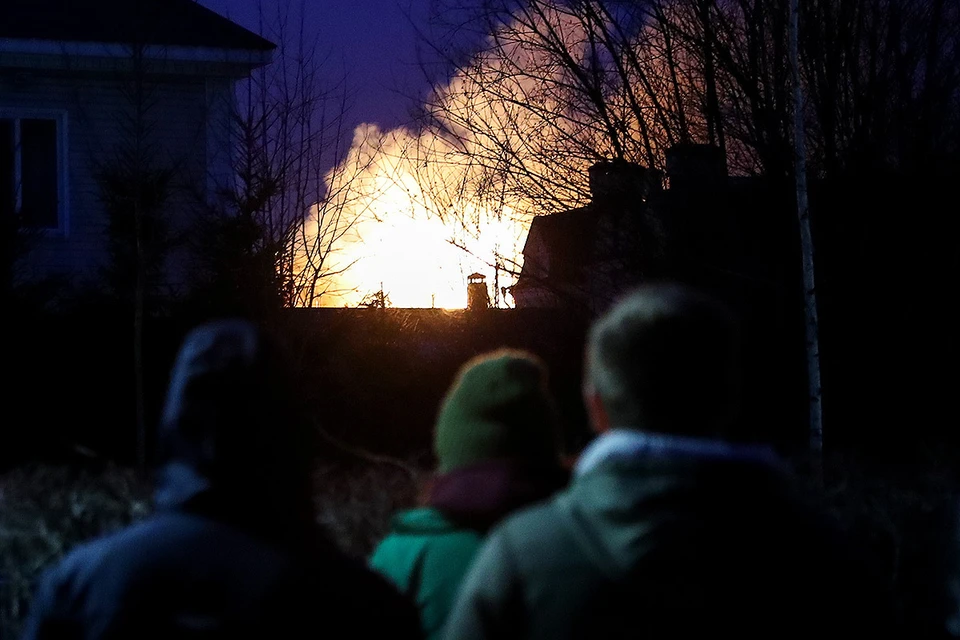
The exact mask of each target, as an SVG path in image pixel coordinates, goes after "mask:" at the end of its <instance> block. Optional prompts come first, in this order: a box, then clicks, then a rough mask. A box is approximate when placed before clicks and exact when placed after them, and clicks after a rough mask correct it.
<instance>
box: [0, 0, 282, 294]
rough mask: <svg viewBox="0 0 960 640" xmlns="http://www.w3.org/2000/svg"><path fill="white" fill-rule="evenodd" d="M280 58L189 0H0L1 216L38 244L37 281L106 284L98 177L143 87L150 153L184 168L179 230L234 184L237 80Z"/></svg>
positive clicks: (31, 263) (179, 172)
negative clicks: (134, 94) (193, 210)
mask: <svg viewBox="0 0 960 640" xmlns="http://www.w3.org/2000/svg"><path fill="white" fill-rule="evenodd" d="M274 48H275V46H274V45H273V44H272V43H270V42H268V41H267V40H264V39H263V38H261V37H260V36H258V35H256V34H254V33H252V32H250V31H247V30H246V29H244V28H242V27H240V26H239V25H237V24H235V23H233V22H231V21H230V20H227V19H226V18H223V17H221V16H219V15H217V14H216V13H214V12H212V11H210V10H208V9H206V8H204V7H203V6H201V5H200V4H197V3H196V2H193V1H192V0H2V1H0V215H2V216H8V217H9V216H15V215H19V216H20V219H21V220H22V223H23V225H25V226H27V227H30V228H32V229H35V230H38V231H40V232H41V233H39V234H34V242H33V246H32V250H31V252H30V254H29V260H28V263H27V265H26V266H27V269H28V271H29V272H30V273H31V274H34V275H50V274H56V273H60V274H69V275H70V276H71V278H74V280H75V281H77V280H79V281H89V280H91V279H94V278H96V277H97V272H98V269H99V268H100V267H102V266H103V263H104V261H105V260H106V247H105V244H106V241H105V228H106V224H107V222H106V217H105V216H106V214H105V213H104V206H103V204H102V202H100V197H99V194H98V185H97V181H96V168H97V167H98V166H101V165H102V164H103V163H105V162H109V161H110V159H111V158H112V157H114V156H115V154H116V152H117V148H118V144H119V143H120V142H121V141H122V140H123V139H124V137H125V136H127V137H129V136H130V135H132V134H131V128H132V122H133V121H132V119H131V111H132V106H131V105H132V104H133V99H132V98H131V95H130V88H131V87H132V86H135V84H134V82H133V80H134V79H135V78H139V79H141V80H142V81H143V87H144V99H143V100H142V101H140V103H141V104H144V105H148V107H147V109H148V111H147V114H146V116H145V117H144V118H143V121H144V122H145V123H146V124H147V125H148V127H147V128H148V131H149V134H150V135H151V138H150V144H151V153H152V154H154V156H155V157H156V158H157V161H158V162H159V163H162V164H163V165H165V166H168V167H173V168H174V170H175V176H174V183H175V185H176V190H177V193H176V194H175V195H176V198H177V200H176V202H174V203H172V204H171V206H170V207H169V209H170V211H171V212H173V211H176V212H179V213H177V214H176V215H174V214H171V216H172V217H176V216H180V217H181V218H183V217H186V214H185V213H184V212H185V211H187V210H188V209H189V207H188V206H186V205H187V204H188V203H189V202H191V201H192V202H197V200H198V199H199V201H201V202H202V200H203V197H204V196H207V197H211V196H212V195H213V194H214V192H215V191H217V190H218V188H219V187H220V186H224V185H226V184H227V183H228V181H229V180H231V179H232V170H231V167H232V161H231V153H230V149H231V146H232V141H231V129H230V128H231V124H230V121H231V117H232V115H233V108H234V103H235V93H234V87H235V82H236V81H237V80H238V79H241V78H245V77H248V76H249V74H250V72H251V71H252V70H253V69H255V68H257V67H259V66H262V65H264V64H267V63H269V62H270V60H271V58H272V51H273V49H274ZM135 52H138V53H139V54H140V56H141V57H140V61H139V62H135V60H136V56H135V55H134V53H135ZM198 195H199V198H198ZM180 205H184V206H180ZM170 223H171V226H172V227H173V228H174V229H179V230H183V229H184V225H186V224H188V220H184V219H179V220H171V221H170ZM174 277H175V276H174Z"/></svg>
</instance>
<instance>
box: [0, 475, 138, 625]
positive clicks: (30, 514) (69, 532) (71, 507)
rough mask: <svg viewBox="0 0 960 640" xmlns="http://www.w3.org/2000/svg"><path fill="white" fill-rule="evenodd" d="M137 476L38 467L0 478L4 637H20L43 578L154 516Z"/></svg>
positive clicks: (0, 602) (0, 607)
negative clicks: (86, 544)
mask: <svg viewBox="0 0 960 640" xmlns="http://www.w3.org/2000/svg"><path fill="white" fill-rule="evenodd" d="M149 496H150V488H149V485H148V483H147V482H145V481H143V480H142V479H141V478H139V477H138V476H137V475H136V474H135V473H134V472H132V471H129V470H126V469H119V468H116V467H108V468H107V469H105V470H104V471H102V472H99V473H94V472H90V471H86V470H75V469H70V468H66V467H49V466H37V467H30V468H22V469H17V470H14V471H11V472H9V473H7V474H5V475H3V476H2V477H0V598H2V599H0V637H4V638H8V637H9V638H12V637H16V634H17V632H18V630H19V626H20V623H21V619H22V617H23V615H24V613H25V611H26V606H27V604H28V603H29V600H30V595H31V593H32V591H33V587H34V584H35V582H36V580H37V578H38V577H39V575H40V573H41V572H42V571H43V569H44V568H45V567H47V566H48V565H49V564H51V563H52V562H54V561H56V560H58V559H59V558H61V557H62V556H63V555H64V554H65V553H66V552H67V551H69V550H70V549H71V548H72V547H73V546H75V545H76V544H78V543H80V542H83V541H85V540H88V539H90V538H93V537H96V536H98V535H102V534H105V533H109V532H111V531H115V530H117V529H119V528H121V527H123V526H126V525H127V524H129V523H130V522H133V521H135V520H139V519H141V518H143V517H145V516H146V515H147V514H149V513H150V511H151V503H150V498H149Z"/></svg>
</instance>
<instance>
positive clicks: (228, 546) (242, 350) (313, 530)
mask: <svg viewBox="0 0 960 640" xmlns="http://www.w3.org/2000/svg"><path fill="white" fill-rule="evenodd" d="M282 374H283V371H282V369H281V368H280V367H279V366H278V363H277V360H276V357H275V353H274V352H273V351H272V350H271V348H270V346H269V344H267V343H266V342H265V341H264V339H263V337H262V336H261V334H260V333H259V332H258V331H257V330H256V328H255V327H253V326H252V325H251V324H249V323H247V322H243V321H223V322H217V323H212V324H209V325H205V326H202V327H200V328H198V329H196V330H194V331H193V332H192V333H191V334H190V335H189V336H188V337H187V339H186V341H185V342H184V345H183V347H182V348H181V350H180V353H179V355H178V358H177V361H176V364H175V365H174V370H173V374H172V377H171V383H170V387H169V393H168V396H167V401H166V405H165V408H164V412H163V419H162V423H161V426H160V438H159V440H160V447H161V452H162V455H163V457H164V464H163V465H162V467H161V469H160V471H159V474H158V484H157V490H156V496H155V501H156V506H157V512H156V514H155V515H154V516H153V517H151V518H150V519H148V520H146V521H144V522H142V523H139V524H136V525H133V526H131V527H128V528H126V529H124V530H121V531H119V532H117V533H115V534H113V535H109V536H107V537H105V538H101V539H99V540H96V541H94V542H92V543H89V544H87V545H84V546H82V547H80V548H78V549H76V550H74V551H72V552H71V553H70V554H69V555H68V556H67V558H66V559H65V560H64V561H63V562H62V563H60V564H59V565H58V566H56V567H54V568H53V569H51V570H49V571H48V572H47V573H46V575H45V576H44V578H43V580H42V581H41V584H40V587H39V590H38V592H37V594H36V596H35V599H34V603H33V605H32V606H31V610H30V616H29V619H28V622H27V625H26V630H25V633H24V638H25V639H27V640H33V639H46V638H58V639H70V638H84V639H88V640H93V639H108V638H110V639H112V638H138V639H140V638H146V639H151V638H269V637H304V638H306V637H311V638H312V637H355V635H356V634H357V633H364V634H367V633H369V634H372V635H381V636H383V635H386V634H388V635H389V636H390V637H396V636H397V635H398V634H399V636H400V637H404V638H414V637H419V621H418V618H417V615H416V612H415V610H414V609H413V607H412V605H411V604H409V603H408V602H406V601H405V600H404V599H403V598H402V596H400V594H398V593H397V592H396V590H395V589H393V588H392V587H391V586H389V585H388V584H387V583H386V581H384V580H382V579H381V578H379V577H378V576H376V575H374V574H373V573H372V572H370V571H369V570H367V569H366V568H365V567H364V566H363V565H362V564H361V563H359V562H355V561H352V560H350V559H348V558H346V557H345V556H343V555H342V554H341V553H340V552H338V551H337V550H336V549H334V547H333V546H332V545H331V544H330V543H328V542H327V541H326V538H325V537H324V536H323V535H322V533H321V532H320V531H319V530H318V529H317V527H316V526H315V523H314V517H313V508H312V502H311V496H310V475H309V470H310V458H309V455H310V449H309V447H308V446H306V445H307V442H308V441H307V440H306V438H305V436H306V432H305V431H302V430H300V429H299V428H298V424H297V422H296V420H295V419H294V412H293V411H292V410H291V407H292V406H293V405H292V400H291V399H290V398H288V397H286V395H285V394H286V393H287V392H288V389H289V387H288V385H287V384H286V383H285V381H284V377H283V375H282ZM371 610H374V611H376V612H377V615H375V616H372V615H370V611H371Z"/></svg>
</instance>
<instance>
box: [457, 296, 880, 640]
mask: <svg viewBox="0 0 960 640" xmlns="http://www.w3.org/2000/svg"><path fill="white" fill-rule="evenodd" d="M738 350H739V348H738V340H737V328H736V325H735V322H734V320H733V319H732V317H731V315H730V314H729V313H728V311H727V310H725V309H724V308H723V307H722V306H720V305H719V304H718V303H716V302H714V301H713V300H711V299H709V298H707V297H705V296H702V295H699V294H697V293H694V292H692V291H689V290H687V289H685V288H683V287H680V286H674V285H659V286H648V287H645V288H642V289H640V290H639V291H638V292H636V293H634V294H633V295H631V296H629V297H627V298H626V299H624V300H623V301H622V302H621V303H620V304H618V305H617V306H615V307H614V308H613V310H612V311H610V312H609V313H608V314H607V315H606V316H605V317H603V318H602V319H601V320H600V321H599V322H597V323H596V325H595V326H594V327H593V329H592V331H591V335H590V338H589V345H588V350H587V366H586V376H585V378H586V382H585V388H584V396H585V400H586V403H587V405H588V413H589V415H590V420H591V423H592V426H593V427H594V429H595V430H596V432H597V433H598V434H600V435H599V437H598V438H597V439H596V440H595V442H594V443H593V444H591V445H590V446H589V447H588V448H587V450H586V451H585V452H584V453H583V454H582V456H581V457H580V459H579V460H578V463H577V466H576V468H575V470H574V477H573V479H572V481H571V484H570V487H569V488H568V489H567V490H566V491H563V492H561V493H559V494H558V495H557V496H556V497H555V498H554V499H552V500H550V501H549V502H546V503H544V504H542V505H539V506H535V507H532V508H530V509H529V510H526V511H522V512H520V513H518V514H516V515H514V516H512V517H510V518H508V519H507V520H506V521H505V522H504V523H503V524H501V525H500V526H498V527H497V528H496V529H494V530H493V532H492V533H491V534H490V536H489V538H488V539H487V542H486V543H485V545H484V547H483V549H482V550H481V552H480V554H479V556H478V558H477V560H476V562H475V564H474V566H473V569H472V570H471V571H470V573H469V574H468V576H467V578H466V579H465V581H464V586H463V590H462V592H461V596H460V598H459V599H458V601H457V603H456V604H455V606H454V610H453V612H452V614H451V616H450V619H449V621H448V626H447V630H446V631H447V634H446V637H449V638H451V639H452V638H458V639H460V638H466V639H470V638H498V639H499V638H550V639H563V638H627V637H630V638H633V637H635V638H667V637H669V638H696V637H736V638H744V637H751V638H759V637H763V638H773V637H804V638H814V637H869V634H870V633H881V632H882V634H883V635H884V636H887V635H888V634H890V633H892V631H893V628H892V627H891V626H890V625H889V624H887V621H888V620H889V617H888V616H889V614H890V607H889V606H887V602H886V600H885V599H884V598H882V597H881V596H880V595H879V586H878V585H877V584H876V583H875V582H874V581H872V580H871V579H870V578H869V577H868V575H867V571H866V570H865V568H864V567H861V566H860V565H859V563H857V562H856V561H854V560H853V557H854V554H853V551H852V550H851V549H850V548H849V547H848V546H847V544H846V543H845V542H844V541H843V539H842V538H841V537H840V536H838V535H837V533H836V532H835V530H834V529H833V528H832V527H831V525H830V524H829V523H828V521H827V520H825V519H823V518H821V517H820V516H819V514H818V513H817V512H816V510H815V509H813V508H812V507H811V506H809V505H807V504H806V503H805V502H804V500H802V499H801V497H800V496H799V494H798V493H797V491H796V489H795V485H794V482H793V480H792V479H791V478H790V476H789V475H788V474H787V473H786V472H785V471H784V470H783V469H782V468H781V465H780V463H779V462H778V460H777V458H776V456H775V455H774V453H773V451H772V450H771V449H769V448H767V447H765V446H760V445H748V444H737V443H734V442H730V441H725V440H723V439H722V438H723V436H724V434H725V433H727V432H728V429H729V428H730V427H731V426H732V425H733V423H734V419H735V418H734V416H735V413H736V411H735V409H736V405H737V401H738V399H739V392H738V389H739V377H740V374H739V370H738V369H739V367H738V363H737V360H738V357H737V354H738Z"/></svg>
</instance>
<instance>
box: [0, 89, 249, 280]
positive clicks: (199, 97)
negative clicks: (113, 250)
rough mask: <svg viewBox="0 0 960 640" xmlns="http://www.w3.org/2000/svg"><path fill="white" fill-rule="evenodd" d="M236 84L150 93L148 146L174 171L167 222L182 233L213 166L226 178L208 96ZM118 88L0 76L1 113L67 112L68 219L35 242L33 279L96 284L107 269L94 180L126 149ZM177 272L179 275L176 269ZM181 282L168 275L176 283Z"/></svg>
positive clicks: (123, 101) (31, 263)
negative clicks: (52, 277) (98, 168)
mask: <svg viewBox="0 0 960 640" xmlns="http://www.w3.org/2000/svg"><path fill="white" fill-rule="evenodd" d="M231 85H232V81H231V80H224V81H222V82H220V83H218V84H215V85H213V88H212V89H211V86H210V85H209V84H208V83H207V81H206V79H204V78H203V77H187V78H178V79H170V80H165V81H163V82H159V83H157V84H155V85H153V86H152V88H151V92H150V95H149V102H150V104H151V107H150V109H149V111H148V114H147V120H148V121H150V122H151V133H152V138H151V139H150V141H151V143H153V144H154V145H156V151H157V154H156V158H157V161H158V163H160V164H163V165H165V166H169V167H174V168H176V170H177V171H176V175H177V178H178V179H177V180H176V186H177V190H176V194H175V196H174V198H172V200H171V202H170V203H169V206H168V212H169V216H170V217H169V220H170V221H171V223H172V224H173V226H174V227H175V228H177V229H183V228H184V225H186V224H187V223H188V222H189V220H190V218H191V216H193V215H195V212H196V210H197V202H198V198H199V200H201V201H202V200H203V198H204V197H205V195H206V194H207V189H208V187H209V184H208V178H209V177H210V172H209V171H208V166H207V165H208V162H210V163H212V164H211V168H212V169H213V170H214V171H215V172H216V173H218V174H220V175H221V176H222V174H223V172H224V171H226V167H227V165H226V163H227V162H228V161H229V156H224V155H223V154H221V153H220V152H218V151H217V150H216V149H214V148H213V147H215V146H216V145H219V144H222V143H223V135H222V134H217V133H216V132H213V131H211V130H209V129H208V127H207V118H206V116H207V113H208V110H209V109H211V105H212V104H214V103H215V102H216V101H215V100H214V101H211V91H212V92H213V94H214V95H222V94H223V93H224V92H229V91H230V86H231ZM121 86H122V85H121V84H120V83H118V82H117V81H116V80H114V79H112V78H110V77H96V76H93V77H83V78H63V77H61V78H54V77H38V76H36V75H31V74H29V73H28V74H25V75H22V76H20V77H19V78H18V77H17V76H14V75H13V74H4V75H0V111H4V110H9V111H13V112H17V111H24V112H26V113H29V111H30V110H31V109H45V110H50V111H57V112H64V113H66V119H67V132H68V137H67V140H66V143H67V144H66V146H67V161H68V169H69V185H68V187H69V188H68V197H69V201H68V206H67V208H66V209H67V215H68V220H67V224H66V225H62V230H61V231H59V232H55V231H51V232H46V233H44V234H42V235H41V236H40V237H39V238H37V241H36V244H35V245H34V247H33V249H32V251H31V252H30V254H29V256H28V265H27V266H28V269H27V270H26V272H27V273H28V274H29V275H32V276H44V275H54V274H65V275H69V276H70V279H71V281H72V282H75V283H77V282H86V283H92V282H95V281H96V280H97V277H98V273H99V270H100V269H101V267H103V266H104V265H105V264H106V261H107V247H106V242H105V240H106V231H107V219H106V215H105V213H104V210H103V206H102V204H101V202H100V198H99V193H98V186H97V182H96V179H95V167H96V165H97V163H98V162H102V161H106V160H108V159H109V158H110V157H111V155H112V153H113V150H115V149H116V148H117V146H118V145H119V144H121V143H122V142H123V139H124V131H123V128H122V127H123V124H122V123H123V118H124V114H125V113H127V112H128V110H129V108H130V101H129V100H128V99H127V98H126V97H125V96H124V94H123V92H122V90H121ZM174 271H176V270H174ZM180 277H181V276H180V275H178V274H176V273H171V278H172V281H173V282H174V283H176V281H178V280H179V279H180Z"/></svg>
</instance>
